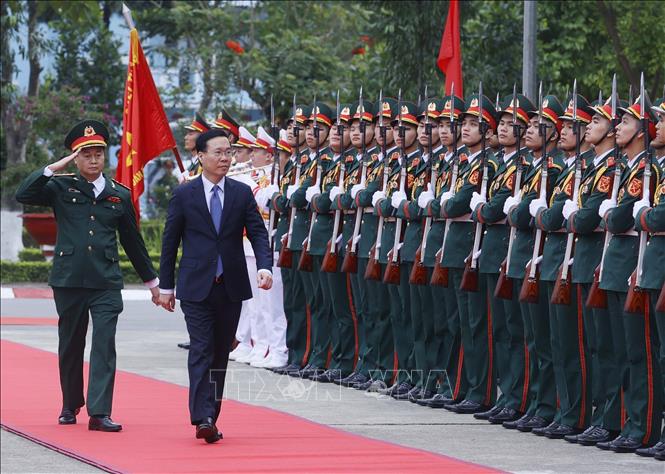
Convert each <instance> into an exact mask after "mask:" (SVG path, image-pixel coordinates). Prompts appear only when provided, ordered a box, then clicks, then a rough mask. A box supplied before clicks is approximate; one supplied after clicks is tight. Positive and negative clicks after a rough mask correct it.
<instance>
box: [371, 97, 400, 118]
mask: <svg viewBox="0 0 665 474" xmlns="http://www.w3.org/2000/svg"><path fill="white" fill-rule="evenodd" d="M375 106H376V107H375V114H376V115H375V116H376V119H377V120H378V118H379V115H383V119H384V120H385V121H386V122H385V123H386V124H389V123H390V122H392V121H393V119H394V118H395V117H397V100H395V99H393V98H392V97H384V98H383V103H381V104H379V101H378V100H377V101H376V104H375Z"/></svg>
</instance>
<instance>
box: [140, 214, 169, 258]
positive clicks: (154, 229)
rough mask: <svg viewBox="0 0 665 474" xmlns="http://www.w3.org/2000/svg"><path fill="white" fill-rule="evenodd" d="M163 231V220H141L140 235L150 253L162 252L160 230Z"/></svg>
mask: <svg viewBox="0 0 665 474" xmlns="http://www.w3.org/2000/svg"><path fill="white" fill-rule="evenodd" d="M163 231H164V220H161V219H155V220H145V221H141V235H142V236H143V240H144V241H145V246H146V248H147V249H148V252H149V253H151V254H157V255H159V254H161V252H162V232H163Z"/></svg>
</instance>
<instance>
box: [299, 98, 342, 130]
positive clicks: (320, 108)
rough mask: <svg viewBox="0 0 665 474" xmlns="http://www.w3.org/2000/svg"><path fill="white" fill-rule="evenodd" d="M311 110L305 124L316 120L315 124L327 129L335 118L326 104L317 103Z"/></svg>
mask: <svg viewBox="0 0 665 474" xmlns="http://www.w3.org/2000/svg"><path fill="white" fill-rule="evenodd" d="M312 108H313V110H312V109H310V110H311V112H310V114H309V117H308V118H307V120H306V122H313V121H314V120H315V119H316V121H317V122H319V123H322V124H324V125H327V126H329V127H330V126H331V125H332V123H333V121H334V120H335V118H336V117H335V114H334V113H333V111H332V110H331V109H330V107H329V106H328V105H327V104H325V103H323V102H318V101H317V102H316V103H315V104H314V105H313V106H312Z"/></svg>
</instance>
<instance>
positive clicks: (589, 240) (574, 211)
mask: <svg viewBox="0 0 665 474" xmlns="http://www.w3.org/2000/svg"><path fill="white" fill-rule="evenodd" d="M617 103H618V104H619V105H622V104H621V103H620V101H617ZM593 109H594V112H595V113H594V114H593V117H592V119H591V122H590V123H589V124H588V125H587V126H586V132H585V135H584V137H585V138H584V139H585V141H586V142H587V143H589V144H591V145H592V146H593V149H594V154H595V156H594V157H593V159H589V160H587V161H586V165H587V166H586V169H585V170H584V173H583V175H582V183H581V187H580V192H579V196H578V199H577V202H573V200H572V199H568V200H566V203H565V204H564V206H563V210H562V214H563V218H564V219H566V228H567V230H568V232H574V233H575V235H576V237H575V258H574V259H573V264H572V268H571V270H572V282H573V284H577V285H579V286H580V288H581V296H582V303H583V305H582V310H583V312H584V336H585V343H586V346H587V349H588V352H589V357H590V378H591V381H590V385H591V395H592V400H593V404H594V406H595V407H596V408H595V410H594V412H593V414H592V415H591V420H590V426H589V428H587V429H586V430H585V431H584V432H583V433H580V434H570V435H567V436H565V439H566V441H569V442H571V443H578V444H581V445H583V446H593V445H595V444H596V443H598V442H601V441H608V440H610V439H614V438H615V437H616V436H617V434H618V433H619V431H620V430H621V376H620V373H621V366H622V365H623V364H624V361H625V347H624V346H625V345H624V343H623V336H622V337H621V339H620V340H613V338H612V333H615V334H621V335H623V329H622V328H623V322H622V320H621V318H611V317H610V314H609V313H608V311H607V308H590V307H588V306H586V304H584V303H585V302H586V301H587V298H588V295H589V290H590V289H591V285H592V283H593V280H594V272H595V270H596V268H597V267H598V265H599V264H600V261H601V258H602V253H603V245H604V240H605V238H604V237H605V233H604V232H603V230H602V229H601V228H600V227H599V225H600V216H599V215H598V207H599V206H600V203H601V202H602V201H603V200H604V199H607V198H608V197H609V196H610V195H611V192H612V179H613V176H614V173H615V167H616V166H617V165H616V164H615V161H614V155H615V153H617V151H616V150H615V148H614V138H615V137H614V134H615V130H614V125H613V123H612V108H611V105H610V100H608V102H607V103H605V104H602V103H601V104H596V105H595V106H594V107H593ZM618 112H619V111H617V113H618Z"/></svg>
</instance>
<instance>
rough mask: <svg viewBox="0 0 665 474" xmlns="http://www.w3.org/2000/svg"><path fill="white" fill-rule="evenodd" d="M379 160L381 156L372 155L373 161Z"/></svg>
mask: <svg viewBox="0 0 665 474" xmlns="http://www.w3.org/2000/svg"><path fill="white" fill-rule="evenodd" d="M378 159H379V155H378V154H376V153H372V161H377V160H378Z"/></svg>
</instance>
